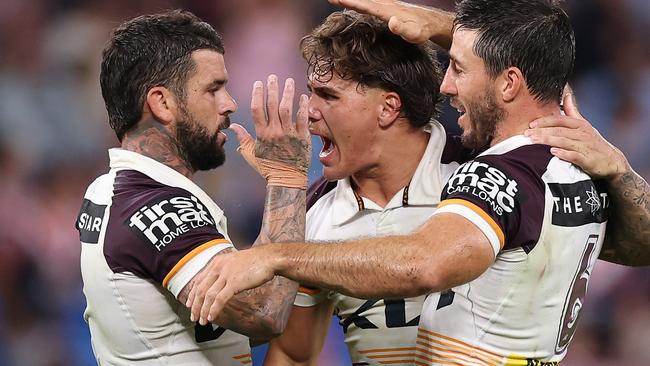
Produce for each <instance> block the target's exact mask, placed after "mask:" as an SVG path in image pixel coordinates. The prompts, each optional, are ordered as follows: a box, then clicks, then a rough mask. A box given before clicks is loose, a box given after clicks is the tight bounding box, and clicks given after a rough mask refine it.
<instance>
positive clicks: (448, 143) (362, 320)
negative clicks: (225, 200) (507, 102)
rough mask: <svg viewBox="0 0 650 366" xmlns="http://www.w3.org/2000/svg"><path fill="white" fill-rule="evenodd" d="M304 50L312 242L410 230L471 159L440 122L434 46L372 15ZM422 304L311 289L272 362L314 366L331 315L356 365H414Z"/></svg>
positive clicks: (344, 24) (350, 16) (335, 18)
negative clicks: (314, 172)
mask: <svg viewBox="0 0 650 366" xmlns="http://www.w3.org/2000/svg"><path fill="white" fill-rule="evenodd" d="M301 48H302V52H303V56H304V58H305V59H306V60H307V61H308V62H309V65H310V66H309V69H310V70H311V72H310V75H309V87H310V89H311V98H310V104H309V117H310V130H311V133H312V134H314V135H317V136H320V137H321V138H322V140H323V141H324V148H323V151H322V152H321V154H320V160H321V162H322V164H323V166H324V170H323V175H324V178H322V179H321V180H320V181H318V182H316V183H315V184H314V185H313V186H312V187H311V188H310V190H309V193H308V212H307V229H306V239H307V240H309V241H332V240H344V239H354V238H359V237H368V236H377V235H389V234H403V233H410V232H412V231H414V230H415V229H417V227H419V226H420V225H422V224H423V223H424V222H425V221H426V220H427V219H428V218H429V217H430V216H431V214H432V213H433V212H434V210H435V208H436V206H437V204H438V202H439V200H440V191H441V190H442V187H443V185H444V182H445V181H446V180H447V179H448V178H449V177H450V176H451V174H452V173H453V171H454V170H455V169H456V168H457V167H458V166H459V165H460V164H459V163H460V162H464V161H467V160H468V159H469V151H467V150H466V149H463V147H462V146H461V144H460V139H458V138H451V137H448V136H447V134H446V133H445V130H444V128H443V127H442V126H441V125H440V123H438V122H437V121H435V120H432V117H434V116H435V115H436V107H437V104H438V102H439V100H440V99H441V98H440V97H441V95H440V81H441V80H442V70H441V67H440V65H439V64H438V62H437V59H436V56H435V53H434V51H433V48H432V44H431V43H425V44H422V45H419V46H418V45H414V44H410V43H408V42H405V41H404V40H402V39H401V38H400V37H399V36H396V35H394V34H392V33H391V32H390V30H389V29H388V27H387V26H386V25H385V24H384V23H383V22H381V20H379V19H377V18H375V17H371V16H367V15H360V14H358V13H355V12H343V13H341V12H338V13H334V14H332V15H330V16H329V17H328V18H327V19H326V20H325V21H324V22H323V23H322V24H321V25H320V26H318V27H317V28H316V29H314V30H313V31H312V33H311V34H310V35H308V36H306V37H305V38H303V40H302V42H301ZM397 60H399V62H397ZM396 142H398V143H396ZM423 301H424V296H419V297H415V298H406V299H397V298H395V299H373V300H362V299H358V298H354V297H350V296H346V295H343V294H341V293H336V292H334V291H329V290H324V289H319V288H307V287H303V288H301V289H299V292H298V295H297V300H296V303H295V305H296V306H294V308H293V310H292V312H291V316H290V320H289V323H288V325H287V329H286V330H285V332H284V333H283V334H282V335H281V336H280V337H278V338H276V339H273V340H271V343H270V347H269V351H268V353H267V356H266V361H265V362H266V364H272V365H290V364H302V363H304V364H316V362H317V359H318V356H319V354H320V351H321V348H322V346H323V342H324V340H325V338H326V335H327V332H328V328H329V326H330V319H331V316H332V314H333V313H334V314H335V315H337V316H338V317H339V319H340V325H341V327H342V329H343V332H344V335H345V343H346V345H347V347H348V351H349V353H350V356H351V359H352V362H353V363H354V364H364V363H367V362H379V361H382V360H384V361H391V362H396V361H400V360H402V361H403V362H405V363H410V362H411V361H412V358H413V357H412V354H413V351H412V348H413V347H414V345H415V341H416V336H417V326H418V321H419V316H420V312H421V311H422V305H423ZM409 355H410V356H409ZM400 356H401V357H400Z"/></svg>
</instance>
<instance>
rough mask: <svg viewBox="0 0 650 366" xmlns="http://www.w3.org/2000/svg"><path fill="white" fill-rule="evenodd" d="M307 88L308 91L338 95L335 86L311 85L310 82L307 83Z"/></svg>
mask: <svg viewBox="0 0 650 366" xmlns="http://www.w3.org/2000/svg"><path fill="white" fill-rule="evenodd" d="M307 90H309V91H312V92H314V91H316V92H319V93H328V94H332V95H338V94H339V91H338V90H336V89H335V88H332V87H330V86H325V85H317V86H312V85H311V83H307Z"/></svg>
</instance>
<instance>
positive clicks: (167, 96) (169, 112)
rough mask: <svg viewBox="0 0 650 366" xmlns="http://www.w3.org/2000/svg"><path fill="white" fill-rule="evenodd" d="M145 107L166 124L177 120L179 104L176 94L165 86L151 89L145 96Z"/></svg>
mask: <svg viewBox="0 0 650 366" xmlns="http://www.w3.org/2000/svg"><path fill="white" fill-rule="evenodd" d="M145 107H146V108H145V109H148V110H149V112H151V114H152V116H153V117H154V118H155V119H156V120H157V121H159V122H160V123H162V124H164V125H168V124H170V123H172V122H174V121H176V115H177V112H178V105H177V101H176V96H175V95H174V93H172V92H171V91H170V90H169V89H167V88H165V87H164V86H154V87H153V88H151V89H149V91H148V92H147V96H146V98H145Z"/></svg>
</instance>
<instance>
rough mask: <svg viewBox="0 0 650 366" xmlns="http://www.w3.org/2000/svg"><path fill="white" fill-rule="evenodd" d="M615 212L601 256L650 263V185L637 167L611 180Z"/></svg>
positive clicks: (625, 262) (630, 263) (615, 260)
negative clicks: (637, 171) (637, 170)
mask: <svg viewBox="0 0 650 366" xmlns="http://www.w3.org/2000/svg"><path fill="white" fill-rule="evenodd" d="M608 188H609V194H610V197H611V200H610V202H611V206H610V207H611V211H610V216H609V222H608V224H607V234H606V236H605V243H604V244H603V250H602V252H601V254H600V257H599V258H600V259H603V260H606V261H608V262H612V263H618V264H622V265H627V266H647V265H650V185H648V182H646V181H645V179H643V178H642V177H641V176H639V175H638V174H637V173H635V172H634V171H633V170H630V171H629V172H627V173H625V174H624V175H623V176H622V177H621V178H618V179H615V180H613V181H611V182H609V185H608Z"/></svg>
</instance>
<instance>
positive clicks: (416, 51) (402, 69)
mask: <svg viewBox="0 0 650 366" xmlns="http://www.w3.org/2000/svg"><path fill="white" fill-rule="evenodd" d="M300 48H301V51H302V54H303V57H304V58H305V60H307V62H308V63H309V73H310V75H313V76H314V77H315V78H316V80H318V81H321V82H327V81H329V80H330V79H331V78H332V77H333V76H334V73H336V75H338V76H339V77H341V78H342V79H344V80H353V81H356V82H357V83H358V86H362V87H371V88H381V89H383V90H386V91H392V92H395V93H397V94H398V95H399V96H400V98H401V101H402V107H401V113H400V116H402V117H405V118H406V119H407V120H408V121H409V123H410V124H411V125H412V126H414V127H421V126H424V125H425V124H427V123H428V122H429V121H430V119H431V118H433V117H436V115H437V113H438V105H439V102H440V101H441V100H442V96H441V94H440V83H441V80H442V76H443V74H442V68H441V66H440V64H439V62H438V60H437V58H436V53H435V51H434V49H433V44H432V43H431V42H426V43H424V44H420V45H415V44H411V43H408V42H406V41H405V40H403V39H402V38H401V37H399V36H397V35H395V34H393V33H391V31H390V30H389V29H388V26H387V25H386V23H384V22H382V21H381V20H379V19H377V18H375V17H373V16H369V15H362V14H358V13H356V12H352V11H343V12H335V13H332V14H331V15H330V16H328V17H327V19H325V21H324V22H323V23H322V24H321V25H319V26H318V27H317V28H315V29H314V30H313V31H312V32H311V33H310V34H308V35H307V36H305V37H304V38H303V39H302V40H301V42H300Z"/></svg>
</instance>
